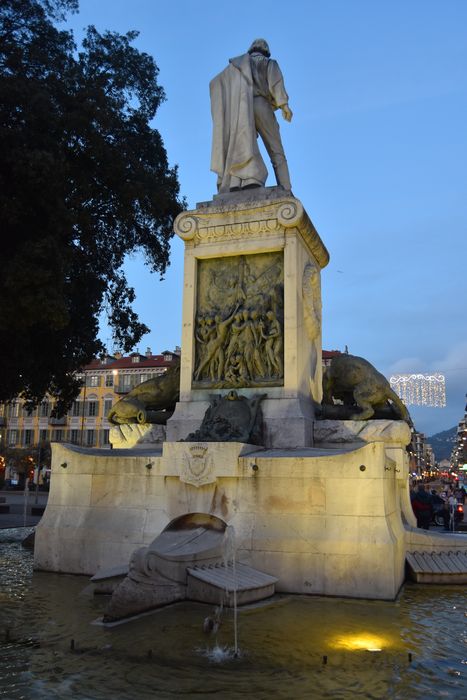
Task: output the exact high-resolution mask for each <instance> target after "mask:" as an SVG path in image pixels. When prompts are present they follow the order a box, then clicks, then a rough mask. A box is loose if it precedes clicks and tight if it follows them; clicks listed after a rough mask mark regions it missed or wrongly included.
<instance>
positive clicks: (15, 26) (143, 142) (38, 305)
mask: <svg viewBox="0 0 467 700" xmlns="http://www.w3.org/2000/svg"><path fill="white" fill-rule="evenodd" d="M76 9H77V0H3V2H2V3H1V5H0V152H1V154H2V158H1V164H0V227H1V232H2V260H3V265H2V269H1V275H0V400H8V399H10V398H12V397H13V396H15V395H17V394H18V393H20V392H24V396H25V397H26V398H27V399H28V400H29V401H31V402H38V401H39V400H40V399H41V397H42V396H43V395H44V393H45V391H47V390H49V391H50V392H51V393H52V394H53V395H55V396H57V397H59V405H60V407H61V408H62V409H63V408H64V407H65V405H67V404H69V402H70V401H71V399H72V398H73V396H74V395H75V394H76V390H77V383H76V382H77V380H76V378H75V377H74V373H75V372H76V371H77V370H79V369H80V368H81V367H82V366H83V365H84V364H86V363H87V362H89V361H90V360H91V358H92V357H95V356H96V355H97V354H98V353H99V352H100V351H102V349H103V348H102V346H101V343H100V341H99V340H98V337H97V335H98V316H99V313H100V312H101V311H102V309H103V308H104V307H105V308H107V309H108V316H109V321H110V324H111V326H112V328H113V334H114V339H115V341H116V343H117V344H118V345H119V346H120V347H121V349H122V350H123V351H124V352H128V351H129V350H131V349H132V348H133V347H134V345H135V344H136V343H137V342H138V341H139V339H140V338H141V336H142V335H143V334H144V333H145V332H147V330H148V329H147V328H146V326H145V325H144V324H142V323H141V322H140V321H139V319H138V317H137V315H136V314H135V312H134V311H133V309H132V302H133V300H134V291H133V289H131V288H130V287H129V286H128V284H127V280H126V279H125V275H124V272H123V270H122V265H123V262H124V259H125V256H126V255H127V254H129V253H131V252H133V251H135V250H138V249H139V250H142V251H144V255H145V260H146V263H147V264H148V266H149V268H150V269H151V270H152V271H154V272H157V273H159V274H160V275H162V274H163V273H164V270H165V268H166V266H167V264H168V254H169V241H170V238H171V236H172V223H173V219H174V217H175V216H176V215H177V214H178V212H179V211H180V210H181V208H182V206H183V201H182V200H181V198H180V195H179V183H178V177H177V170H176V168H170V167H169V165H168V161H167V155H166V151H165V148H164V144H163V142H162V138H161V136H160V134H159V132H158V131H157V130H156V129H154V128H151V125H150V122H151V120H152V119H153V118H154V115H155V114H156V111H157V109H158V107H159V105H160V104H161V102H162V101H163V100H164V99H165V96H164V91H163V88H162V87H161V86H160V85H159V84H158V81H157V78H158V68H157V66H156V64H155V62H154V60H153V58H152V57H151V56H149V55H147V54H145V53H142V52H140V51H138V50H137V49H136V48H134V46H132V42H133V41H134V39H135V37H136V36H137V33H136V32H128V33H127V34H125V35H119V34H116V33H113V32H105V33H103V34H100V33H99V32H98V31H97V30H96V29H95V28H94V27H92V26H91V27H88V29H87V32H86V35H85V38H84V40H83V42H82V45H81V46H80V47H79V48H78V47H77V46H76V45H75V43H74V39H73V35H72V33H71V32H69V31H64V30H63V29H60V28H59V26H57V24H56V22H57V20H60V19H63V17H64V15H65V14H66V13H67V12H68V11H74V10H76Z"/></svg>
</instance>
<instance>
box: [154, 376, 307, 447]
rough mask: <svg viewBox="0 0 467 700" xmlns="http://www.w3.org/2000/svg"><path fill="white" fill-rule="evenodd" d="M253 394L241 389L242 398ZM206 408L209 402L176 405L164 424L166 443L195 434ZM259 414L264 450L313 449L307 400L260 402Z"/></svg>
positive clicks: (249, 390)
mask: <svg viewBox="0 0 467 700" xmlns="http://www.w3.org/2000/svg"><path fill="white" fill-rule="evenodd" d="M256 392H257V390H253V389H243V390H242V391H241V392H240V393H241V394H242V395H245V396H249V395H252V394H254V393H256ZM208 408H209V401H185V402H182V401H181V402H179V403H178V404H177V406H176V409H175V412H174V414H173V416H172V418H170V419H169V420H168V421H167V440H168V441H173V442H176V441H179V440H185V439H186V437H187V435H189V434H190V433H193V432H195V431H196V430H198V428H199V427H200V425H201V422H202V420H203V418H204V414H205V413H206V411H207V409H208ZM261 411H262V414H263V423H264V429H263V437H264V443H263V446H264V447H266V448H282V449H287V448H290V449H295V448H297V447H312V445H313V415H314V414H313V404H312V402H311V400H310V398H309V397H306V398H305V399H303V400H301V399H297V398H277V399H274V398H271V399H269V398H266V399H263V401H262V402H261Z"/></svg>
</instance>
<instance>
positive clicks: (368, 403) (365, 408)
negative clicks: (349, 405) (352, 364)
mask: <svg viewBox="0 0 467 700" xmlns="http://www.w3.org/2000/svg"><path fill="white" fill-rule="evenodd" d="M353 397H354V399H355V403H356V404H357V406H358V407H359V408H360V409H361V410H360V413H354V414H353V415H352V416H351V417H350V420H368V418H371V417H372V416H373V415H374V413H375V409H374V406H373V399H374V394H373V392H371V393H370V392H369V391H368V390H366V389H358V388H357V389H355V390H354V392H353Z"/></svg>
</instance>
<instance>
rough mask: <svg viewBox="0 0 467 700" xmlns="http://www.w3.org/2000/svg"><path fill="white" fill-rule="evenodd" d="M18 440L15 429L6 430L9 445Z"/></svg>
mask: <svg viewBox="0 0 467 700" xmlns="http://www.w3.org/2000/svg"><path fill="white" fill-rule="evenodd" d="M17 441H18V431H17V430H9V431H8V444H9V445H10V447H11V446H12V445H16V443H17Z"/></svg>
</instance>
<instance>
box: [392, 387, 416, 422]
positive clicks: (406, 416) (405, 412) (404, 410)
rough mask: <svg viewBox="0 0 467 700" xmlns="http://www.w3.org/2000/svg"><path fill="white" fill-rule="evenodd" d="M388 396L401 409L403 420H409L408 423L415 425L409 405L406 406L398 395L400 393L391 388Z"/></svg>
mask: <svg viewBox="0 0 467 700" xmlns="http://www.w3.org/2000/svg"><path fill="white" fill-rule="evenodd" d="M388 398H389V399H390V400H391V401H392V403H393V404H394V406H395V407H396V408H397V410H398V411H399V413H400V416H401V418H402V420H405V421H407V423H408V424H409V425H410V426H413V423H412V419H411V417H410V413H409V411H408V409H407V406H406V405H405V403H404V402H403V401H402V400H401V399H400V398H399V397H398V395H397V394H396V392H395V391H393V389H389V396H388Z"/></svg>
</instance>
